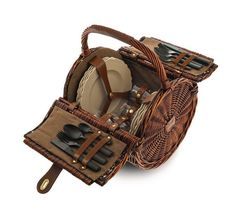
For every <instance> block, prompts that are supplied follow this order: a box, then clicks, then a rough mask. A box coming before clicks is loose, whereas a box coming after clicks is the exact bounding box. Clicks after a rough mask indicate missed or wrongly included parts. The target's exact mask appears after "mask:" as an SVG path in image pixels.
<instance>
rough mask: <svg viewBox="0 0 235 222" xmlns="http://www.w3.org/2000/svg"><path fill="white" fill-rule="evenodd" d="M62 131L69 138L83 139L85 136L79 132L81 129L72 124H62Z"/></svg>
mask: <svg viewBox="0 0 235 222" xmlns="http://www.w3.org/2000/svg"><path fill="white" fill-rule="evenodd" d="M63 129H64V133H65V135H66V136H68V137H69V138H71V139H74V140H78V139H85V136H84V135H83V133H82V132H81V130H80V129H79V128H78V127H77V126H74V125H72V124H66V125H64V128H63Z"/></svg>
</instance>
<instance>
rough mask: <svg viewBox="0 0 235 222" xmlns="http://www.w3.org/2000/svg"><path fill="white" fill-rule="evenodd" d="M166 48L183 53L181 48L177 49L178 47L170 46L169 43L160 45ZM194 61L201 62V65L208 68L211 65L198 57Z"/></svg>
mask: <svg viewBox="0 0 235 222" xmlns="http://www.w3.org/2000/svg"><path fill="white" fill-rule="evenodd" d="M160 44H162V45H164V46H166V47H167V48H169V49H171V50H173V51H175V52H178V53H181V52H182V51H181V50H180V48H178V47H176V46H173V45H171V44H168V43H160ZM193 60H194V61H196V62H199V63H200V64H202V65H204V66H208V65H209V62H208V61H207V60H205V59H203V58H199V57H196V58H194V59H193Z"/></svg>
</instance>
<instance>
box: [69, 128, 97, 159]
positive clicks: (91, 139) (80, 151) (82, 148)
mask: <svg viewBox="0 0 235 222" xmlns="http://www.w3.org/2000/svg"><path fill="white" fill-rule="evenodd" d="M99 136H100V133H99V132H97V133H93V134H91V135H90V136H89V137H87V139H86V140H85V142H84V143H83V144H82V145H81V146H80V147H79V148H78V149H77V150H76V152H75V153H74V156H73V158H74V161H75V162H77V161H78V159H79V157H80V156H81V155H82V154H83V152H84V151H85V150H86V149H87V148H88V147H89V146H90V145H91V144H92V143H93V142H94V141H95V140H96V139H97V138H98V137H99Z"/></svg>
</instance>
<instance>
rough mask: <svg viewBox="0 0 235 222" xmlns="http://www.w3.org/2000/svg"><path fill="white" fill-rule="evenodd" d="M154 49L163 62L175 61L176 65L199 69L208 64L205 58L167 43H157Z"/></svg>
mask: <svg viewBox="0 0 235 222" xmlns="http://www.w3.org/2000/svg"><path fill="white" fill-rule="evenodd" d="M154 51H155V52H156V53H157V54H158V56H159V58H160V59H161V60H162V61H163V62H167V63H170V62H172V63H176V64H177V65H178V66H185V67H186V69H191V68H192V69H196V70H200V69H201V68H203V67H205V66H208V65H209V62H208V61H207V60H205V59H203V58H200V57H198V56H195V55H192V54H189V53H184V52H183V51H182V50H181V49H180V48H178V47H176V46H173V45H170V44H168V43H159V44H158V47H155V48H154ZM179 56H180V57H179Z"/></svg>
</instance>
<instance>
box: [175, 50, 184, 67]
mask: <svg viewBox="0 0 235 222" xmlns="http://www.w3.org/2000/svg"><path fill="white" fill-rule="evenodd" d="M186 55H187V54H186V53H185V52H181V53H180V54H179V55H178V56H177V57H176V58H175V59H174V60H173V63H175V64H176V65H177V64H178V63H179V62H180V60H181V59H183V58H184V57H185V56H186Z"/></svg>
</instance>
